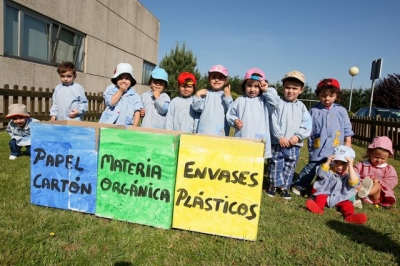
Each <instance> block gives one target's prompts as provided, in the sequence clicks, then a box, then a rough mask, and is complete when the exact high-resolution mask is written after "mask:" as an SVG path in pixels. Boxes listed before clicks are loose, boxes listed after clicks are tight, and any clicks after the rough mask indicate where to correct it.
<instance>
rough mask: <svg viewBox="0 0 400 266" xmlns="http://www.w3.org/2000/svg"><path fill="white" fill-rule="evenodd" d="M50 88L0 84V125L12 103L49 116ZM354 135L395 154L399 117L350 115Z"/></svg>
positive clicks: (95, 104) (94, 112)
mask: <svg viewBox="0 0 400 266" xmlns="http://www.w3.org/2000/svg"><path fill="white" fill-rule="evenodd" d="M53 91H54V89H52V90H50V89H49V88H46V89H42V88H38V89H36V88H34V87H31V88H30V89H28V87H26V86H23V87H22V88H19V87H18V86H13V87H12V88H10V87H9V85H4V88H0V106H1V105H2V110H3V111H2V113H1V114H0V123H1V124H0V127H5V126H7V124H8V122H9V119H7V118H5V115H7V113H8V106H9V105H10V104H13V103H23V104H25V105H26V106H27V108H28V113H29V114H30V115H31V116H32V117H34V118H36V119H39V120H49V119H50V108H51V97H52V95H53ZM102 95H103V94H102V93H101V92H100V93H97V94H96V93H87V92H86V97H87V98H88V112H87V113H86V114H85V116H84V119H85V121H91V122H93V121H97V120H98V119H99V118H100V116H101V113H102V111H103V110H104V101H103V96H102ZM350 120H351V123H352V126H353V131H354V136H353V140H354V141H355V142H359V143H360V144H363V145H368V144H369V143H370V142H371V141H372V139H373V138H374V137H375V136H388V137H389V138H390V139H391V140H392V141H393V148H394V149H395V151H396V154H398V155H399V154H400V142H399V139H400V120H399V119H393V118H386V119H383V118H380V117H377V118H371V117H357V118H351V119H350Z"/></svg>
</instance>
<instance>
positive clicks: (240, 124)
mask: <svg viewBox="0 0 400 266" xmlns="http://www.w3.org/2000/svg"><path fill="white" fill-rule="evenodd" d="M235 127H236V128H237V129H242V127H243V122H242V120H240V119H236V120H235Z"/></svg>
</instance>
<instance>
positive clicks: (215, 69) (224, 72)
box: [208, 65, 228, 77]
mask: <svg viewBox="0 0 400 266" xmlns="http://www.w3.org/2000/svg"><path fill="white" fill-rule="evenodd" d="M211 72H218V73H221V74H222V75H224V76H225V77H227V76H228V69H227V68H226V67H224V66H222V65H215V66H212V67H211V68H210V70H208V73H211Z"/></svg>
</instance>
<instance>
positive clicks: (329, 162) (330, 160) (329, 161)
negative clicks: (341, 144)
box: [326, 155, 335, 165]
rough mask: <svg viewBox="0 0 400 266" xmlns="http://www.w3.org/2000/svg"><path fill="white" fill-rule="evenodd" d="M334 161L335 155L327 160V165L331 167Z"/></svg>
mask: <svg viewBox="0 0 400 266" xmlns="http://www.w3.org/2000/svg"><path fill="white" fill-rule="evenodd" d="M333 160H335V155H331V156H329V157H328V158H327V160H326V164H328V165H330V164H331V163H332V162H333Z"/></svg>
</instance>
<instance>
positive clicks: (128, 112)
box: [99, 63, 143, 126]
mask: <svg viewBox="0 0 400 266" xmlns="http://www.w3.org/2000/svg"><path fill="white" fill-rule="evenodd" d="M111 82H112V83H113V86H108V87H107V89H106V91H105V92H104V94H103V98H104V102H105V104H106V106H107V107H106V109H105V110H104V111H103V113H102V114H101V117H100V120H99V122H100V123H106V124H117V125H126V126H130V125H133V126H139V123H140V109H141V108H143V103H142V101H141V99H140V96H139V95H138V94H137V93H136V91H135V90H134V88H133V86H135V84H136V80H135V77H134V76H133V68H132V66H131V65H130V64H128V63H120V64H118V65H117V68H116V69H115V71H114V76H113V77H112V78H111Z"/></svg>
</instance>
